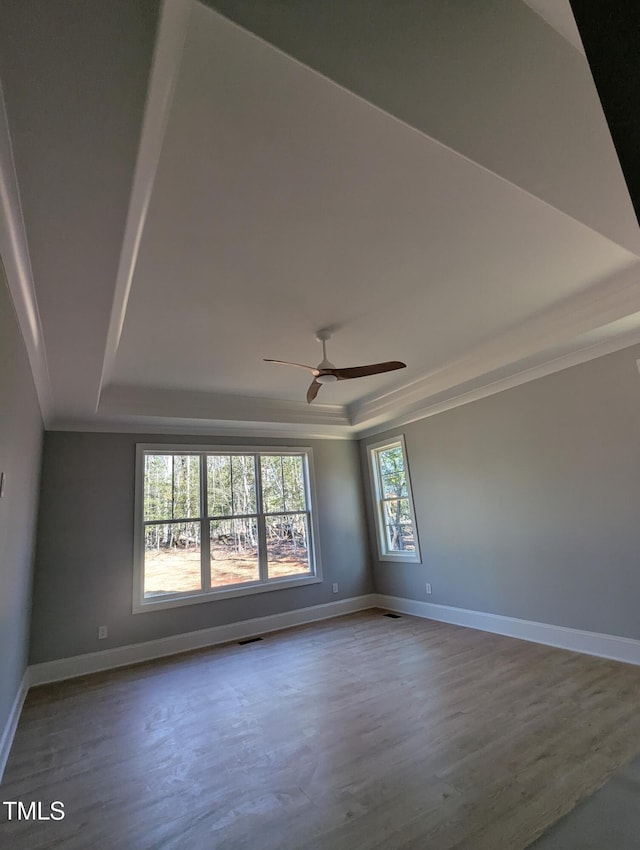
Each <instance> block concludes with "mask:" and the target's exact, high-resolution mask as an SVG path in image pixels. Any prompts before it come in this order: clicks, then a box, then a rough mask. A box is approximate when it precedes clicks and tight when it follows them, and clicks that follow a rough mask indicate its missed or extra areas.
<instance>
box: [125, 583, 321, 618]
mask: <svg viewBox="0 0 640 850" xmlns="http://www.w3.org/2000/svg"><path fill="white" fill-rule="evenodd" d="M321 582H322V578H321V577H320V576H301V577H300V578H283V579H274V580H272V581H270V582H269V583H268V584H250V585H244V586H242V587H240V586H237V585H236V586H234V587H230V588H228V589H227V588H225V589H220V588H216V590H209V591H207V592H205V593H192V594H184V593H181V594H180V595H179V596H178V595H176V596H169V595H168V594H167V595H163V596H156V597H150V598H149V599H143V600H142V601H141V602H134V604H133V609H132V610H133V613H134V614H146V613H148V612H149V611H161V610H164V609H166V608H181V607H183V606H184V605H199V604H200V603H202V602H219V601H220V600H221V599H235V598H236V597H238V596H254V595H257V594H258V593H269V592H271V591H272V590H285V589H286V588H291V587H301V586H304V585H308V584H320V583H321Z"/></svg>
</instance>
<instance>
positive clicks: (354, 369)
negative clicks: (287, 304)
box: [264, 330, 407, 404]
mask: <svg viewBox="0 0 640 850" xmlns="http://www.w3.org/2000/svg"><path fill="white" fill-rule="evenodd" d="M330 338H331V333H330V332H329V331H328V330H320V331H318V333H317V334H316V339H317V340H318V342H321V343H322V361H321V362H320V363H318V365H317V366H316V367H313V366H305V365H304V363H290V362H289V361H288V360H271V359H269V358H268V357H265V358H264V361H265V363H280V364H281V365H283V366H297V367H298V368H299V369H306V370H307V371H308V372H311V374H312V375H313V381H311V385H310V387H309V389H308V390H307V401H308V402H309V404H311V402H312V401H313V400H314V398H315V397H316V396H317V395H318V391H319V389H320V387H321V386H322V384H332V383H333V382H334V381H346V380H347V379H348V378H364V377H366V376H367V375H380V374H381V373H382V372H393V371H394V370H395V369H405V368H406V365H407V364H406V363H401V362H400V361H399V360H387V361H386V362H385V363H371V364H370V365H369V366H348V367H347V368H346V369H336V367H335V366H334V365H333V363H331V361H329V360H327V340H328V339H330Z"/></svg>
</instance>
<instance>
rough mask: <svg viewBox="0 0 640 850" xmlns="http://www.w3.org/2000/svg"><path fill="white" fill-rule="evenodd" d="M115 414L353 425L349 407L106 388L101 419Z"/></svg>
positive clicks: (178, 392)
mask: <svg viewBox="0 0 640 850" xmlns="http://www.w3.org/2000/svg"><path fill="white" fill-rule="evenodd" d="M113 414H115V415H120V416H127V415H129V416H130V415H132V416H135V417H157V418H160V419H167V420H173V421H175V420H176V419H183V420H184V419H190V420H196V421H198V420H206V421H207V422H214V421H216V422H226V423H227V424H228V423H230V422H241V423H244V426H245V427H247V425H248V424H249V423H254V424H256V425H257V424H258V423H260V424H261V425H264V424H273V423H276V424H279V425H281V426H285V427H289V426H292V425H303V426H311V427H316V426H322V425H325V426H333V427H339V428H342V429H346V428H349V427H350V425H351V423H350V422H349V418H348V416H347V413H346V410H345V408H344V407H343V406H342V405H338V404H314V405H310V404H307V403H306V402H301V401H287V400H278V399H272V398H262V397H252V396H240V395H237V396H236V395H229V394H224V393H205V392H199V391H190V390H172V389H157V388H150V387H133V386H119V385H111V386H109V387H105V389H104V391H103V393H102V396H101V399H100V405H99V407H98V416H102V415H106V416H109V415H113Z"/></svg>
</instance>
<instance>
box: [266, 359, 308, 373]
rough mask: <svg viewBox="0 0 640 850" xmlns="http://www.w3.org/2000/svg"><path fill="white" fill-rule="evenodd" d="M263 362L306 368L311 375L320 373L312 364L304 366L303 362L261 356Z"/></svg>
mask: <svg viewBox="0 0 640 850" xmlns="http://www.w3.org/2000/svg"><path fill="white" fill-rule="evenodd" d="M262 359H263V360H264V362H265V363H279V364H280V365H281V366H297V367H298V369H306V370H307V372H311V374H312V375H314V376H318V375H319V374H320V373H319V372H318V370H317V369H316V368H315V367H314V366H305V365H304V363H291V362H290V361H289V360H271V359H269V358H268V357H263V358H262Z"/></svg>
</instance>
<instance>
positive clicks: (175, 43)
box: [98, 0, 191, 404]
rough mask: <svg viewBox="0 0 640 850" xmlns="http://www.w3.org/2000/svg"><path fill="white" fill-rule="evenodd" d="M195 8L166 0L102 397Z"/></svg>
mask: <svg viewBox="0 0 640 850" xmlns="http://www.w3.org/2000/svg"><path fill="white" fill-rule="evenodd" d="M190 9H191V0H164V2H163V4H162V12H161V15H160V22H159V25H158V35H157V38H156V44H155V49H154V53H153V60H152V63H151V74H150V79H149V91H148V94H147V103H146V107H145V112H144V119H143V123H142V132H141V134H140V145H139V147H138V157H137V161H136V167H135V172H134V178H133V187H132V190H131V197H130V199H129V210H128V212H127V221H126V225H125V231H124V237H123V241H122V248H121V250H120V261H119V264H118V273H117V277H116V283H115V288H114V293H113V302H112V305H111V317H110V320H109V330H108V332H107V341H106V346H105V354H104V361H103V364H102V375H101V378H100V385H99V387H98V400H99V398H100V395H101V393H102V389H103V387H104V386H105V385H106V383H107V382H108V380H109V377H110V375H111V374H112V372H113V366H114V363H115V359H116V354H117V351H118V345H119V343H120V336H121V334H122V328H123V326H124V320H125V315H126V312H127V305H128V303H129V295H130V293H131V284H132V281H133V274H134V271H135V267H136V263H137V260H138V251H139V248H140V240H141V239H142V233H143V230H144V226H145V222H146V220H147V212H148V210H149V203H150V201H151V194H152V192H153V186H154V183H155V179H156V172H157V169H158V163H159V161H160V154H161V151H162V145H163V143H164V136H165V131H166V128H167V121H168V119H169V113H170V111H171V106H172V102H173V95H174V91H175V86H176V82H177V79H178V75H179V73H180V64H181V61H182V53H183V48H184V43H185V39H186V35H187V27H188V24H189V12H190ZM98 404H99V401H98Z"/></svg>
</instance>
